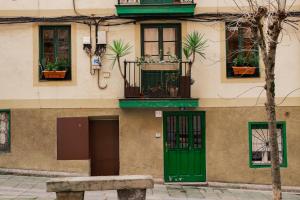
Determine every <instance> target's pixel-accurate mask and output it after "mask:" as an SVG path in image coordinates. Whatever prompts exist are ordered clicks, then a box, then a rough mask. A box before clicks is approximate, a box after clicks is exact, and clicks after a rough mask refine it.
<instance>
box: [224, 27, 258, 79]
mask: <svg viewBox="0 0 300 200" xmlns="http://www.w3.org/2000/svg"><path fill="white" fill-rule="evenodd" d="M226 76H227V78H251V77H254V78H255V77H259V76H260V71H259V48H258V44H257V42H256V41H255V38H254V37H253V34H252V31H251V28H250V27H249V26H248V25H247V24H242V25H237V24H236V23H227V24H226Z"/></svg>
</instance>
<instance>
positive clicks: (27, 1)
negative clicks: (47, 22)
mask: <svg viewBox="0 0 300 200" xmlns="http://www.w3.org/2000/svg"><path fill="white" fill-rule="evenodd" d="M117 2H118V1H117V0H109V1H106V0H89V1H86V0H76V1H75V4H76V8H77V11H78V12H79V13H80V14H84V15H91V14H96V15H102V16H104V15H113V14H115V13H116V11H115V5H116V4H117ZM194 2H195V3H196V4H197V5H196V13H207V12H224V11H228V12H240V10H239V9H238V8H237V6H236V5H235V3H234V1H232V0H194ZM262 2H263V3H265V2H264V1H263V0H262V1H260V3H262ZM293 2H294V0H287V4H288V5H291V4H292V3H293ZM0 4H1V8H0V11H1V12H0V16H20V15H21V16H61V15H75V12H74V10H73V2H72V1H71V0H51V1H49V0H38V1H37V0H0ZM238 5H239V7H240V8H242V9H246V7H247V6H248V3H247V0H239V1H238ZM299 8H300V1H299V0H296V1H295V2H294V4H293V7H292V8H291V9H290V10H299Z"/></svg>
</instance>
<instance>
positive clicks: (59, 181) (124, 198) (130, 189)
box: [46, 175, 154, 200]
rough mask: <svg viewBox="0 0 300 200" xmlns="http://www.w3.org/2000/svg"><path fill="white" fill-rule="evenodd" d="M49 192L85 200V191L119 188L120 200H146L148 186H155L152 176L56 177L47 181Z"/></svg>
mask: <svg viewBox="0 0 300 200" xmlns="http://www.w3.org/2000/svg"><path fill="white" fill-rule="evenodd" d="M46 184H47V192H56V197H57V200H83V199H84V192H85V191H100V190H117V192H118V198H119V200H145V199H146V190H147V188H153V186H154V181H153V178H152V177H151V176H140V175H134V176H93V177H70V178H54V179H51V180H49V181H47V183H46Z"/></svg>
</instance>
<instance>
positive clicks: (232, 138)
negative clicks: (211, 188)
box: [206, 107, 300, 186]
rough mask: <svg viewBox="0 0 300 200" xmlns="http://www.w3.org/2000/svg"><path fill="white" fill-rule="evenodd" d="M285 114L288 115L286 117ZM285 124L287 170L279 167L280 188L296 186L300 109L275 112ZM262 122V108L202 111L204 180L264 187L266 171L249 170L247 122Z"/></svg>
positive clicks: (267, 177) (268, 178)
mask: <svg viewBox="0 0 300 200" xmlns="http://www.w3.org/2000/svg"><path fill="white" fill-rule="evenodd" d="M286 112H288V113H289V116H288V117H287V115H286ZM277 120H278V121H286V127H287V130H286V138H287V160H288V167H287V168H281V173H282V183H283V185H291V186H292V185H293V186H299V185H300V172H299V164H300V159H299V158H300V157H299V153H300V146H299V145H298V143H299V142H300V137H299V130H300V123H299V121H300V109H299V107H282V108H279V109H278V113H277ZM251 121H253V122H255V121H266V114H265V110H264V108H253V107H252V108H245V107H240V108H222V109H220V108H210V109H207V112H206V155H207V161H206V163H207V180H208V181H221V182H236V183H257V184H262V183H263V184H268V183H270V182H271V171H270V168H250V167H249V142H248V122H251Z"/></svg>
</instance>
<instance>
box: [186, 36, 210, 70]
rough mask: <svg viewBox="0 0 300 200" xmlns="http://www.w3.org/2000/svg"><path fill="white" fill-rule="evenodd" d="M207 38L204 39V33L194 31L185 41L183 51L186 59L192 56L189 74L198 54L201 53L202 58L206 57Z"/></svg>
mask: <svg viewBox="0 0 300 200" xmlns="http://www.w3.org/2000/svg"><path fill="white" fill-rule="evenodd" d="M206 43H207V40H206V39H204V35H203V34H200V33H198V32H197V31H194V32H192V33H190V34H188V35H187V36H186V38H185V41H184V42H183V53H184V56H185V57H186V59H190V57H192V58H191V65H190V68H189V70H188V74H187V75H188V76H190V75H191V69H192V66H193V64H194V62H195V59H196V54H198V55H200V56H201V57H202V58H204V59H205V52H204V51H205V49H206V47H207V45H206Z"/></svg>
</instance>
